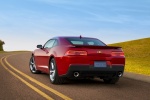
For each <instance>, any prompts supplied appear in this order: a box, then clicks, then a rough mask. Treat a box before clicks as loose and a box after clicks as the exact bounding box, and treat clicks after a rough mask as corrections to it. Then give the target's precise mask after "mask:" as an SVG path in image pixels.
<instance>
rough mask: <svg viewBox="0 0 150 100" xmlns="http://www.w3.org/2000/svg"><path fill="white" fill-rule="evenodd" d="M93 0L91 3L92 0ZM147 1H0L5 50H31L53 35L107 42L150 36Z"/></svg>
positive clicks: (1, 37)
mask: <svg viewBox="0 0 150 100" xmlns="http://www.w3.org/2000/svg"><path fill="white" fill-rule="evenodd" d="M93 1H94V2H93ZM149 5H150V1H148V0H145V1H141V0H137V1H136V2H135V1H130V0H126V1H120V0H113V1H112V0H106V1H103V0H76V1H74V0H55V1H53V0H21V1H20V0H5V1H0V40H2V41H4V42H5V45H3V47H4V50H5V51H15V50H34V49H36V45H37V44H44V43H45V42H46V41H47V40H48V39H50V38H52V37H55V36H80V35H82V36H83V37H94V38H98V39H100V40H101V41H103V42H104V43H106V44H113V43H119V42H126V41H131V40H137V39H142V38H149V37H150V28H149V27H150V6H149Z"/></svg>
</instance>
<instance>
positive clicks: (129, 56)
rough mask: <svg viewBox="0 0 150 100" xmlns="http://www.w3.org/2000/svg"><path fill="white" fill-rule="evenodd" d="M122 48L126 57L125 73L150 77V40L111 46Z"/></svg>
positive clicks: (145, 39)
mask: <svg viewBox="0 0 150 100" xmlns="http://www.w3.org/2000/svg"><path fill="white" fill-rule="evenodd" d="M110 46H120V47H122V48H123V51H124V53H125V56H126V67H125V71H128V72H134V73H139V74H144V75H150V38H144V39H139V40H133V41H127V42H121V43H115V44H110Z"/></svg>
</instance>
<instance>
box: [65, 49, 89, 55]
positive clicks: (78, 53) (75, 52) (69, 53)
mask: <svg viewBox="0 0 150 100" xmlns="http://www.w3.org/2000/svg"><path fill="white" fill-rule="evenodd" d="M65 55H87V52H86V51H74V50H69V51H67V52H66V54H65Z"/></svg>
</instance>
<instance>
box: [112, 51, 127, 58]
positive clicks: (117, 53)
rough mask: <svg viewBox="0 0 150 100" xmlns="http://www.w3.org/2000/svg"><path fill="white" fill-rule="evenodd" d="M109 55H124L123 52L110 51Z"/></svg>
mask: <svg viewBox="0 0 150 100" xmlns="http://www.w3.org/2000/svg"><path fill="white" fill-rule="evenodd" d="M111 55H112V56H122V57H124V52H112V53H111Z"/></svg>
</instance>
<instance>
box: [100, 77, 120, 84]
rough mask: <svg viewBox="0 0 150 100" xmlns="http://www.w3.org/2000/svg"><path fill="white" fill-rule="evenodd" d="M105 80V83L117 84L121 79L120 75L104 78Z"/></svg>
mask: <svg viewBox="0 0 150 100" xmlns="http://www.w3.org/2000/svg"><path fill="white" fill-rule="evenodd" d="M103 81H104V83H107V84H115V83H117V82H118V81H119V77H113V78H104V79H103Z"/></svg>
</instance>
